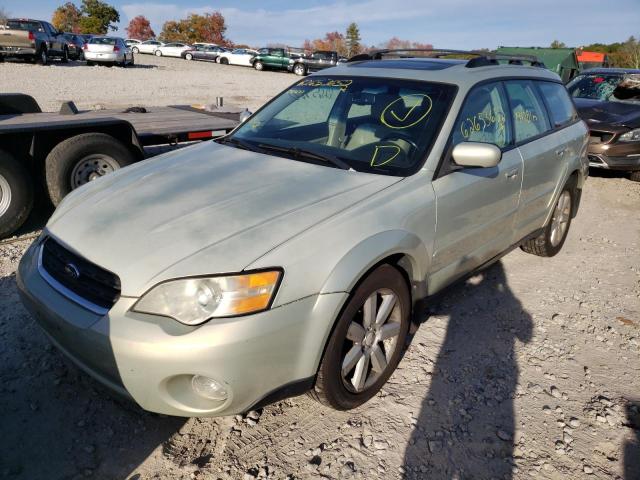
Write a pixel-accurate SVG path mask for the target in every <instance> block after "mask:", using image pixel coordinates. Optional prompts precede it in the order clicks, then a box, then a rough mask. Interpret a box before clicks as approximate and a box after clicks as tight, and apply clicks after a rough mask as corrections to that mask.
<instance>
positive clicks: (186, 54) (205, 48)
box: [181, 44, 228, 62]
mask: <svg viewBox="0 0 640 480" xmlns="http://www.w3.org/2000/svg"><path fill="white" fill-rule="evenodd" d="M227 51H228V50H227V49H226V48H224V47H219V46H217V45H203V44H199V45H194V46H193V48H192V49H190V50H184V51H183V52H182V54H181V56H182V58H184V59H185V60H209V61H213V62H215V61H216V59H217V58H218V56H219V55H220V54H221V53H224V52H227Z"/></svg>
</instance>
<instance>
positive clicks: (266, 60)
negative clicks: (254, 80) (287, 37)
mask: <svg viewBox="0 0 640 480" xmlns="http://www.w3.org/2000/svg"><path fill="white" fill-rule="evenodd" d="M299 57H300V54H297V53H293V52H291V51H290V50H289V49H287V50H285V49H284V48H270V47H268V48H261V49H260V50H258V55H256V56H255V57H254V59H253V68H255V69H256V70H265V69H271V70H288V69H289V64H290V63H291V64H293V63H294V61H295V60H296V58H299Z"/></svg>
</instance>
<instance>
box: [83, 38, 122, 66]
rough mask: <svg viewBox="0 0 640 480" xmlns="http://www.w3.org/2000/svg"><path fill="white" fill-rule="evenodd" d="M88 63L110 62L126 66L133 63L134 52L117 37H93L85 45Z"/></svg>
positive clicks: (85, 56) (85, 55)
mask: <svg viewBox="0 0 640 480" xmlns="http://www.w3.org/2000/svg"><path fill="white" fill-rule="evenodd" d="M84 58H85V59H86V60H87V65H93V64H95V63H109V64H116V65H120V66H121V67H126V66H127V65H133V63H134V60H133V52H132V51H131V49H130V48H129V47H127V45H126V44H125V43H124V40H122V39H121V38H117V37H93V38H91V39H90V40H89V41H88V42H87V43H85V45H84Z"/></svg>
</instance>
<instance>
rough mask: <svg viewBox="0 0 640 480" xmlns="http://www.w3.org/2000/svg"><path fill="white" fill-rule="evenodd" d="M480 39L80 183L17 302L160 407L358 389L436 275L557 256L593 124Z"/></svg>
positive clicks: (122, 385) (382, 66)
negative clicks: (449, 55)
mask: <svg viewBox="0 0 640 480" xmlns="http://www.w3.org/2000/svg"><path fill="white" fill-rule="evenodd" d="M456 53H457V52H456ZM469 55H470V56H471V55H475V56H474V57H473V58H472V59H470V60H450V59H449V60H444V59H432V58H426V59H402V58H400V59H398V58H394V59H388V60H387V59H385V58H383V59H381V60H375V59H372V58H371V57H368V58H369V59H368V60H361V61H357V62H356V61H354V62H349V63H346V64H343V65H341V66H338V67H336V68H335V69H333V70H332V72H331V75H327V74H326V73H325V74H314V75H313V76H312V77H311V78H308V79H305V80H303V81H301V82H296V83H295V84H294V85H292V86H291V87H290V88H289V89H287V90H285V91H284V92H283V93H282V94H281V95H278V96H276V97H275V98H274V99H273V100H271V101H270V102H269V103H267V104H266V105H265V106H264V107H262V108H261V109H260V110H259V111H258V112H257V113H256V114H255V115H253V116H252V117H250V118H249V119H248V120H247V121H246V122H245V123H243V124H242V125H241V126H239V127H238V128H236V129H235V130H234V131H233V132H232V133H231V134H230V135H228V136H226V137H223V138H222V139H220V140H218V141H213V142H206V143H202V144H201V145H198V146H196V147H193V148H189V149H184V150H179V151H177V152H174V153H172V154H167V155H164V156H162V157H160V158H158V159H157V160H151V161H147V162H143V163H141V164H138V165H136V166H133V167H130V168H128V169H125V170H121V171H119V172H114V173H112V174H110V175H108V176H105V177H103V178H99V179H97V180H95V181H93V182H91V183H90V184H89V185H86V186H84V187H83V188H81V189H79V190H76V191H75V192H71V193H70V194H69V195H68V197H67V199H66V200H65V201H64V202H63V203H61V204H60V205H59V207H58V209H57V210H56V212H55V213H54V214H53V216H52V217H51V219H50V221H49V223H48V224H47V226H46V228H45V229H44V230H43V232H42V234H41V236H40V237H39V238H38V240H36V241H35V242H34V243H33V244H32V245H31V246H30V248H29V249H28V250H27V251H26V253H25V254H24V256H23V257H22V260H21V262H20V266H19V269H18V273H17V275H16V282H17V285H18V289H19V291H20V294H21V297H22V299H23V301H24V303H25V305H26V306H27V308H28V309H29V311H30V312H32V314H33V316H34V319H35V320H36V321H37V322H38V323H39V324H40V325H41V326H42V328H43V329H44V330H45V331H46V332H47V333H48V334H49V335H50V336H51V337H52V339H53V343H54V344H55V345H56V346H58V347H60V349H61V350H62V352H64V353H65V354H67V355H69V356H70V357H72V358H73V360H74V361H75V362H76V363H77V364H79V365H80V366H81V367H82V368H83V369H84V370H85V371H87V372H88V373H90V374H92V375H93V376H94V377H95V378H96V379H98V380H99V381H101V382H102V383H103V384H105V385H106V386H107V387H109V388H111V389H113V390H115V391H117V392H119V393H120V394H123V395H125V396H128V397H129V398H131V399H133V400H134V401H136V402H137V403H138V404H139V405H140V406H141V407H142V408H145V409H147V410H151V411H154V412H159V413H162V414H167V415H182V416H220V415H231V414H235V413H240V412H246V411H248V410H251V409H255V408H259V407H260V406H263V405H265V404H266V403H269V402H273V401H276V400H282V399H283V398H285V397H287V396H292V395H297V394H301V393H303V392H305V391H309V390H310V393H311V394H312V396H313V397H314V398H315V399H316V400H319V401H320V402H322V403H324V404H326V405H329V406H331V407H333V408H336V409H339V410H347V409H352V408H356V407H358V406H359V405H362V404H363V403H365V402H366V401H368V400H369V399H371V398H372V397H373V396H374V395H376V394H377V393H378V392H379V391H380V389H381V388H382V387H383V385H384V384H385V383H386V381H387V380H388V379H389V377H390V376H391V374H392V373H393V371H394V370H395V368H396V366H397V365H398V362H399V361H400V359H401V357H402V354H403V351H404V347H405V346H406V342H407V338H408V335H409V330H410V325H411V323H412V320H413V319H417V320H421V319H423V318H424V315H423V314H424V308H423V307H424V305H425V304H427V303H428V302H429V301H432V300H433V297H432V296H433V295H436V294H437V293H439V292H441V291H442V290H443V289H444V288H445V287H447V286H448V285H450V284H452V283H453V282H455V281H457V280H459V279H461V278H463V277H465V276H467V275H469V274H471V273H473V272H476V271H478V270H480V269H482V268H484V267H486V266H487V265H490V264H491V263H493V262H495V261H497V260H498V259H499V258H500V257H501V256H502V255H504V254H505V253H507V252H509V251H510V250H511V249H512V248H514V247H516V246H521V248H522V249H523V250H524V251H525V252H527V253H531V254H535V255H538V256H542V257H551V256H553V255H556V254H557V253H559V252H560V250H561V249H562V246H563V244H564V242H565V239H566V238H567V234H568V232H569V227H570V224H571V221H572V218H574V217H575V215H576V213H577V212H578V206H579V201H580V196H581V191H582V189H583V185H584V183H585V180H586V175H587V173H588V167H587V159H586V150H587V142H588V131H587V128H586V126H585V124H584V122H582V121H581V120H580V119H579V117H578V115H577V113H576V111H575V108H574V105H573V103H572V102H571V99H570V98H569V95H568V94H567V91H566V90H565V88H564V85H563V84H562V83H561V81H560V78H559V77H558V76H557V75H555V74H554V73H552V72H550V71H548V70H546V69H544V68H531V67H528V66H522V65H497V64H495V65H492V63H491V60H492V59H491V58H490V57H489V58H487V57H486V56H479V55H478V54H472V53H469ZM560 152H562V153H560ZM96 205H99V208H96ZM436 219H437V222H436ZM549 268H550V269H551V270H550V271H552V270H553V268H554V267H553V265H549ZM531 281H532V282H533V283H535V282H536V281H537V280H536V279H531ZM495 288H501V285H499V284H497V285H495ZM487 348H490V345H487ZM434 374H435V373H434ZM439 374H440V373H439ZM442 374H443V375H444V373H442ZM394 388H398V387H397V386H395V387H394Z"/></svg>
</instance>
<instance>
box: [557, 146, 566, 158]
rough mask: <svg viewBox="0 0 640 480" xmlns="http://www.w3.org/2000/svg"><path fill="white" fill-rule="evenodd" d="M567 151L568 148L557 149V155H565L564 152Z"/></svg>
mask: <svg viewBox="0 0 640 480" xmlns="http://www.w3.org/2000/svg"><path fill="white" fill-rule="evenodd" d="M566 151H567V149H566V148H561V149H560V150H556V155H558V156H559V157H562V156H564V153H565V152H566Z"/></svg>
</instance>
